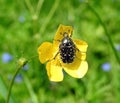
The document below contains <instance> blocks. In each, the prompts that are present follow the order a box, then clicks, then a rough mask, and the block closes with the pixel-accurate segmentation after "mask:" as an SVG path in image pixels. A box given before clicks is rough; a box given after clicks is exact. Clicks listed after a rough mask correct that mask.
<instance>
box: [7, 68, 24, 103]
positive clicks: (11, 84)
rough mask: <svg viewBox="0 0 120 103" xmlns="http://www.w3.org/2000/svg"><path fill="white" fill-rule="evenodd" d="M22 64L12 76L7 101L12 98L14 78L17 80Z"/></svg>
mask: <svg viewBox="0 0 120 103" xmlns="http://www.w3.org/2000/svg"><path fill="white" fill-rule="evenodd" d="M21 67H22V66H18V67H17V70H16V72H15V74H14V76H13V78H12V81H11V83H10V87H9V91H8V95H7V99H6V103H9V99H10V94H11V90H12V86H13V84H14V80H15V77H16V76H17V74H18V73H19V71H20V69H21Z"/></svg>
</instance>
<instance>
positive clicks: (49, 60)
mask: <svg viewBox="0 0 120 103" xmlns="http://www.w3.org/2000/svg"><path fill="white" fill-rule="evenodd" d="M59 53H60V52H59V51H58V52H57V53H56V54H55V57H54V58H52V59H50V60H48V61H47V62H50V61H52V60H53V59H54V60H55V59H56V57H57V56H58V54H59Z"/></svg>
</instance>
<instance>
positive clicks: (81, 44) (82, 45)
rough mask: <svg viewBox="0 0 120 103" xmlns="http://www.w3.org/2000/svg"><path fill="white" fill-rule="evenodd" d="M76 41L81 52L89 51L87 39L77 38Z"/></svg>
mask: <svg viewBox="0 0 120 103" xmlns="http://www.w3.org/2000/svg"><path fill="white" fill-rule="evenodd" d="M74 43H75V45H76V47H77V49H79V50H80V52H81V53H82V52H83V53H85V52H86V51H87V47H88V44H87V43H86V42H85V41H82V40H78V39H75V40H74Z"/></svg>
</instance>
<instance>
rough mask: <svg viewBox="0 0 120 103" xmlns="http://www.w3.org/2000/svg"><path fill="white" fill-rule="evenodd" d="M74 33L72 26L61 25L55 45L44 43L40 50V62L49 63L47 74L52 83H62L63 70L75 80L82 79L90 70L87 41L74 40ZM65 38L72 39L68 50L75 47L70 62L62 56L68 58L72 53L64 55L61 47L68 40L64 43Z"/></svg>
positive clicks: (55, 38) (56, 35)
mask: <svg viewBox="0 0 120 103" xmlns="http://www.w3.org/2000/svg"><path fill="white" fill-rule="evenodd" d="M72 32H73V28H72V27H71V26H64V25H60V26H59V28H58V30H57V32H56V34H55V37H54V40H53V44H52V43H50V42H44V43H42V44H41V45H40V46H39V48H38V53H39V60H40V62H41V63H45V62H47V64H46V69H47V74H48V77H49V79H50V80H51V81H54V82H59V81H62V80H63V70H64V71H65V72H67V73H68V74H69V75H71V76H72V77H74V78H82V77H83V76H84V75H85V74H86V72H87V70H88V63H87V61H86V60H85V59H86V51H87V47H88V45H87V43H86V42H85V41H81V40H78V39H75V40H72V39H71V35H72ZM66 34H67V36H66ZM65 37H66V38H67V39H70V43H72V45H71V46H68V48H69V47H72V46H73V47H72V54H70V55H71V57H72V59H71V60H69V59H70V58H69V59H68V58H63V57H62V54H63V55H64V56H66V55H67V56H68V55H69V52H70V51H69V50H70V49H69V50H68V51H67V52H66V51H65V52H64V53H62V48H61V46H60V45H62V46H63V44H64V43H66V40H65V41H64V42H63V39H64V38H65ZM65 48H66V47H65ZM65 53H66V54H65ZM63 59H65V60H66V61H64V60H63Z"/></svg>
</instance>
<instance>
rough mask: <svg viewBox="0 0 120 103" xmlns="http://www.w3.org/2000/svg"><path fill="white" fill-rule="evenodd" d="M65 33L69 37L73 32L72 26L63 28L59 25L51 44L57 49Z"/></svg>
mask: <svg viewBox="0 0 120 103" xmlns="http://www.w3.org/2000/svg"><path fill="white" fill-rule="evenodd" d="M65 32H66V33H67V34H68V35H69V36H70V35H71V34H72V32H73V28H72V26H65V25H62V24H60V25H59V27H58V30H57V32H56V34H55V37H54V42H53V44H55V45H56V46H57V47H59V44H60V41H61V40H62V39H63V37H64V33H65Z"/></svg>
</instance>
